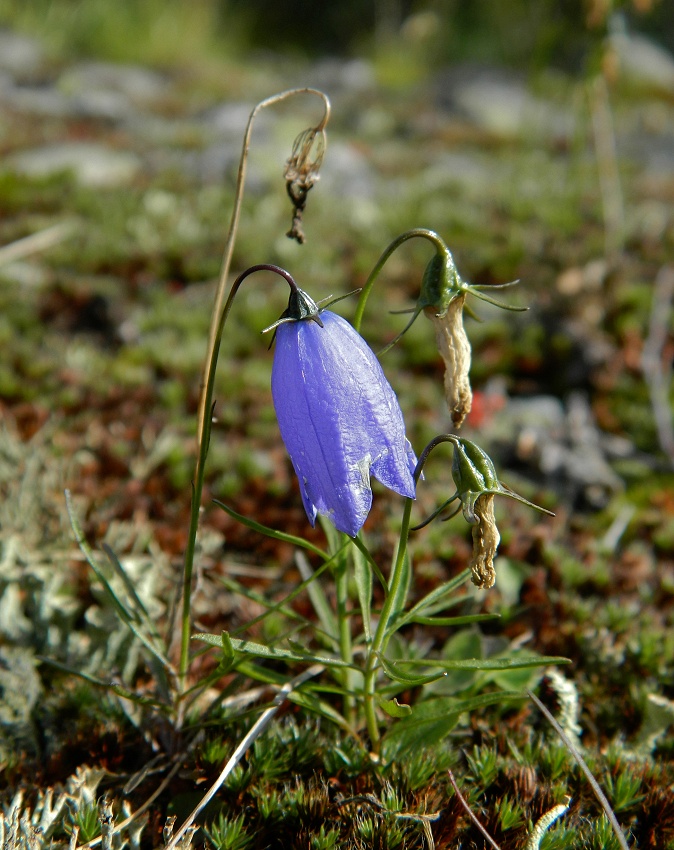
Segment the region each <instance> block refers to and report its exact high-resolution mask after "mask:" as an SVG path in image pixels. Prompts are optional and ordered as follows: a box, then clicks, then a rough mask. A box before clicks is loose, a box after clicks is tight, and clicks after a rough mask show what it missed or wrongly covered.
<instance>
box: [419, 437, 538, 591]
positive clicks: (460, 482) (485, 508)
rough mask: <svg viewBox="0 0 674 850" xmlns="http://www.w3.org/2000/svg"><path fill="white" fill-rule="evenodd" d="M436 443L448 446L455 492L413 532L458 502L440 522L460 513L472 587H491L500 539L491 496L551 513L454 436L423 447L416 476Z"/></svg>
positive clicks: (475, 448) (476, 449) (474, 448)
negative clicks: (467, 535)
mask: <svg viewBox="0 0 674 850" xmlns="http://www.w3.org/2000/svg"><path fill="white" fill-rule="evenodd" d="M440 443H452V445H453V446H454V454H453V456H452V478H453V479H454V484H455V486H456V492H455V493H454V494H453V495H452V496H450V498H449V499H447V500H446V501H445V502H443V504H442V505H440V507H439V508H437V509H436V510H435V511H433V513H432V514H431V515H430V516H429V517H428V518H427V519H425V520H424V521H423V522H422V523H420V524H419V525H417V526H415V527H414V528H413V529H412V530H413V531H416V530H418V529H420V528H423V527H424V526H425V525H428V523H429V522H431V521H432V520H434V519H435V518H436V517H437V516H439V515H440V514H441V513H443V511H445V509H446V508H448V507H449V505H451V504H452V503H453V502H456V501H457V500H458V501H459V507H458V508H456V510H454V511H452V512H451V513H450V514H449V515H447V516H445V517H443V519H450V518H451V517H453V516H455V515H456V514H457V513H458V512H459V511H462V512H463V516H464V519H465V520H466V522H467V523H469V524H470V525H471V526H472V536H473V557H472V559H471V562H470V568H471V572H472V581H473V584H475V585H477V586H478V587H480V588H485V589H486V588H489V587H493V586H494V583H495V581H496V572H495V569H494V558H495V557H496V552H497V550H498V545H499V543H500V540H501V536H500V534H499V531H498V528H497V527H496V518H495V516H494V496H498V495H501V496H508V497H509V498H511V499H515V500H516V501H518V502H522V503H523V504H525V505H529V507H531V508H535V509H536V510H537V511H541V513H544V514H548V515H549V516H554V514H553V513H552V512H551V511H548V510H546V508H541V507H540V506H539V505H535V504H534V503H533V502H530V501H529V500H528V499H525V498H523V497H522V496H519V495H518V494H517V493H514V492H513V491H512V490H510V489H509V488H508V487H506V486H505V485H504V484H501V482H500V481H499V480H498V477H497V475H496V469H495V467H494V463H493V461H492V460H491V458H490V457H489V455H488V454H487V453H486V452H484V451H483V450H482V449H481V448H480V447H479V446H478V445H476V444H475V443H473V442H472V441H471V440H466V439H465V438H462V437H456V436H454V434H442V435H440V436H439V437H436V438H435V439H434V440H431V442H430V443H429V444H428V445H427V446H426V448H425V449H424V450H423V452H422V453H421V458H420V460H419V464H418V466H417V476H418V474H419V472H420V471H421V469H422V468H423V466H424V464H425V463H426V460H427V459H428V456H429V454H430V453H431V452H432V451H433V449H435V448H436V447H437V446H438V445H440Z"/></svg>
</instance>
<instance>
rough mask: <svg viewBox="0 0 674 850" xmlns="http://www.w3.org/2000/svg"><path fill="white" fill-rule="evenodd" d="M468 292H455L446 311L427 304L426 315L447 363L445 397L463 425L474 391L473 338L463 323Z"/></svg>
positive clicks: (450, 410)
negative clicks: (437, 310)
mask: <svg viewBox="0 0 674 850" xmlns="http://www.w3.org/2000/svg"><path fill="white" fill-rule="evenodd" d="M465 302H466V293H461V294H460V295H457V296H455V297H454V298H452V300H451V301H450V302H449V305H448V307H447V309H446V310H445V312H443V313H438V312H436V310H435V309H434V308H433V307H425V308H424V313H425V315H426V316H427V317H428V318H429V319H430V320H431V322H433V327H434V329H435V341H436V344H437V346H438V351H439V353H440V356H441V357H442V359H443V361H444V363H445V378H444V383H445V399H446V401H447V407H448V408H449V413H450V415H451V417H452V422H453V424H454V426H455V427H457V428H458V427H460V425H461V424H462V422H463V420H464V419H465V418H466V416H467V415H468V414H469V413H470V408H471V406H472V404H473V392H472V390H471V387H470V377H469V373H470V355H471V349H470V342H469V341H468V335H467V334H466V331H465V329H464V326H463V307H464V304H465Z"/></svg>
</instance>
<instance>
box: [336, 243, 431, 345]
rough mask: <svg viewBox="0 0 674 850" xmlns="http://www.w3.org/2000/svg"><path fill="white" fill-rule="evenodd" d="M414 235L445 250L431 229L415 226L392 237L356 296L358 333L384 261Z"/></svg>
mask: <svg viewBox="0 0 674 850" xmlns="http://www.w3.org/2000/svg"><path fill="white" fill-rule="evenodd" d="M415 236H421V237H422V238H423V239H429V240H430V241H431V242H432V243H433V244H434V245H435V246H436V247H437V248H439V249H440V250H442V251H446V250H447V248H446V247H445V243H444V242H443V241H442V239H440V237H439V236H438V234H437V233H435V232H434V231H433V230H426V229H425V228H423V227H415V228H414V230H408V231H407V232H406V233H403V234H402V235H401V236H398V238H397V239H394V240H393V242H391V244H390V245H389V246H388V248H386V250H385V251H384V253H383V254H382V255H381V257H380V258H379V259H378V260H377V264H376V265H375V267H374V268H373V269H372V271H371V272H370V276H369V277H368V279H367V280H366V281H365V285H364V286H363V289H362V291H361V293H360V297H359V298H358V304H357V306H356V312H355V314H354V317H353V326H354V328H355V329H356V330H357V331H358V332H359V333H360V325H361V322H362V321H363V313H364V312H365V305H366V303H367V299H368V296H369V295H370V290H371V289H372V286H373V284H374V282H375V279H376V278H377V275H378V274H379V272H380V271H381V270H382V268H383V267H384V263H386V261H387V260H388V258H389V257H390V256H391V254H392V253H393V252H394V251H395V250H396V248H399V247H400V246H401V245H402V244H403V242H406V241H407V240H408V239H412V238H413V237H415Z"/></svg>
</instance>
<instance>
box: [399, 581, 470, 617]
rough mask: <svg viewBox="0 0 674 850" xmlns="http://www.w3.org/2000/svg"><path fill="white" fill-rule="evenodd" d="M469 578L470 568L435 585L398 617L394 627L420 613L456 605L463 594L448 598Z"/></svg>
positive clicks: (433, 611)
mask: <svg viewBox="0 0 674 850" xmlns="http://www.w3.org/2000/svg"><path fill="white" fill-rule="evenodd" d="M469 578H470V570H464V571H463V572H461V573H459V575H458V576H455V577H454V578H453V579H451V580H450V581H447V582H445V583H444V584H441V585H440V586H439V587H436V588H435V589H434V590H432V591H431V592H430V593H429V594H428V595H427V596H424V598H423V599H420V600H419V601H418V602H417V603H416V605H414V606H413V607H412V608H410V610H409V611H408V612H407V614H404V615H403V616H402V617H400V618H399V619H398V621H397V623H396V624H395V627H396V629H398V628H400V626H403V625H404V624H405V623H409V622H411V621H412V620H414V618H415V617H418V616H420V615H422V616H430V615H432V614H435V613H437V612H438V611H442V610H443V609H445V608H449V607H450V606H451V605H456V604H458V603H459V602H462V601H464V600H465V598H466V597H465V596H456V597H455V598H454V599H450V598H449V597H451V596H452V595H453V594H454V593H455V592H456V591H457V590H458V589H459V588H460V587H461V586H462V585H464V584H465V583H466V582H467V581H468V579H469Z"/></svg>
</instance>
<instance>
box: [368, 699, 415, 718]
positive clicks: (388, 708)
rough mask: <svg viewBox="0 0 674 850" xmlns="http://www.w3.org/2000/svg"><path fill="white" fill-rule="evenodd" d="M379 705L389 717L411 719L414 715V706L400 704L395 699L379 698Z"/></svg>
mask: <svg viewBox="0 0 674 850" xmlns="http://www.w3.org/2000/svg"><path fill="white" fill-rule="evenodd" d="M377 704H378V705H379V708H381V710H382V711H385V712H386V714H388V715H389V717H409V715H410V714H412V706H411V705H406V704H405V703H400V702H398V700H397V699H396V698H395V697H394V698H393V699H384V698H383V697H381V696H380V697H378V698H377Z"/></svg>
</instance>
